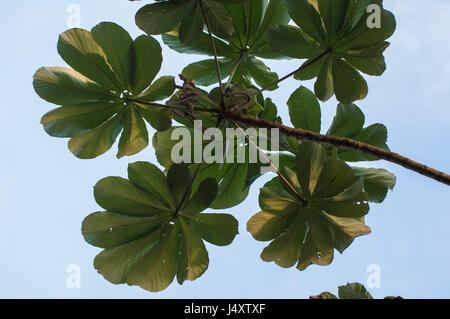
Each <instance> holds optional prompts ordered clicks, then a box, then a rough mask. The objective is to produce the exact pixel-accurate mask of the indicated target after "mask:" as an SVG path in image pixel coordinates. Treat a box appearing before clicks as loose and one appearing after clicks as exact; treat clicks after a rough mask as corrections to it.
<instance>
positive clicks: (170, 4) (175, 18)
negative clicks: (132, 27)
mask: <svg viewBox="0 0 450 319" xmlns="http://www.w3.org/2000/svg"><path fill="white" fill-rule="evenodd" d="M195 4H196V1H161V2H157V3H152V4H148V5H146V6H144V7H142V8H141V9H140V10H139V11H138V12H137V13H136V25H137V26H138V27H139V28H140V29H141V30H142V31H144V32H146V33H147V34H162V33H166V32H169V31H172V30H173V29H175V27H177V26H178V25H179V24H180V23H181V22H182V21H183V20H184V19H185V18H187V17H189V15H190V14H192V11H193V10H194V8H195Z"/></svg>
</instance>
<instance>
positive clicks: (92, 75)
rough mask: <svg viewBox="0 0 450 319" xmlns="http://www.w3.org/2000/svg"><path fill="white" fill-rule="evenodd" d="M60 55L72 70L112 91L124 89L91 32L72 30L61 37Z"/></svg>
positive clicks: (59, 42) (59, 44) (59, 43)
mask: <svg viewBox="0 0 450 319" xmlns="http://www.w3.org/2000/svg"><path fill="white" fill-rule="evenodd" d="M58 53H59V55H61V57H62V58H63V59H64V61H66V63H67V64H68V65H70V66H71V67H72V68H74V69H75V70H77V71H78V72H80V73H81V74H83V75H84V76H86V77H88V78H89V79H91V80H93V81H95V82H97V83H98V84H100V85H102V86H104V87H105V88H108V89H110V90H118V91H120V90H122V89H124V88H125V87H123V86H122V85H121V84H120V82H119V80H118V78H117V76H116V74H115V73H114V71H113V70H112V69H111V67H110V65H109V63H108V61H107V59H106V55H105V53H104V52H103V50H102V48H101V47H100V46H99V45H98V43H97V42H95V41H94V39H93V38H92V35H91V33H90V32H89V31H87V30H83V29H70V30H68V31H66V32H64V33H63V34H61V35H60V37H59V41H58Z"/></svg>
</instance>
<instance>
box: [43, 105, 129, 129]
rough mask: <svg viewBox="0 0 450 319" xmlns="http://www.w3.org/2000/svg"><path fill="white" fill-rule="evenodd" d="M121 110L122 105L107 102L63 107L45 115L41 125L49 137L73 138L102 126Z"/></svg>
mask: <svg viewBox="0 0 450 319" xmlns="http://www.w3.org/2000/svg"><path fill="white" fill-rule="evenodd" d="M122 108H123V105H122V103H120V104H117V103H116V104H114V103H109V102H97V103H84V104H77V105H70V106H63V107H60V108H57V109H54V110H52V111H50V112H48V113H46V114H45V115H44V116H43V117H42V119H41V124H42V125H44V129H45V131H46V132H47V134H49V135H50V136H54V137H73V136H76V135H80V134H83V133H86V132H88V131H90V130H93V129H95V128H96V127H98V126H100V125H102V124H103V123H105V122H106V121H107V120H109V119H110V118H111V117H112V116H113V115H114V114H116V113H117V112H118V111H119V110H121V109H122Z"/></svg>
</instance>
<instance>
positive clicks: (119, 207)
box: [94, 177, 171, 217]
mask: <svg viewBox="0 0 450 319" xmlns="http://www.w3.org/2000/svg"><path fill="white" fill-rule="evenodd" d="M94 196H95V200H96V202H97V204H99V205H100V206H101V207H102V208H104V209H106V210H107V211H110V212H113V213H117V214H122V215H127V216H136V217H140V216H143V217H152V216H156V217H158V216H167V215H169V214H170V211H171V210H170V208H169V206H168V205H167V204H166V202H165V201H163V200H161V198H159V197H158V196H156V195H154V194H150V193H148V192H147V191H145V190H143V189H141V188H140V187H138V186H136V185H135V184H133V183H132V182H130V181H129V180H126V179H124V178H121V177H107V178H104V179H102V180H100V181H99V182H98V183H97V184H96V185H95V187H94Z"/></svg>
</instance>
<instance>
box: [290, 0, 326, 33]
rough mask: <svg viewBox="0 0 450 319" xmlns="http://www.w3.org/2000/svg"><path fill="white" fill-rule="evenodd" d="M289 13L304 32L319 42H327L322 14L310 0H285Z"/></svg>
mask: <svg viewBox="0 0 450 319" xmlns="http://www.w3.org/2000/svg"><path fill="white" fill-rule="evenodd" d="M283 1H284V4H285V5H286V7H287V9H288V12H289V15H290V16H291V18H292V20H294V22H295V24H297V25H298V26H299V27H300V28H301V29H302V31H303V32H305V33H306V34H308V35H309V36H311V37H312V38H313V39H315V40H316V41H318V42H325V30H324V29H323V22H322V19H321V16H320V15H319V13H318V12H317V10H316V8H315V7H314V6H313V5H312V4H311V3H310V1H308V0H283Z"/></svg>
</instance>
